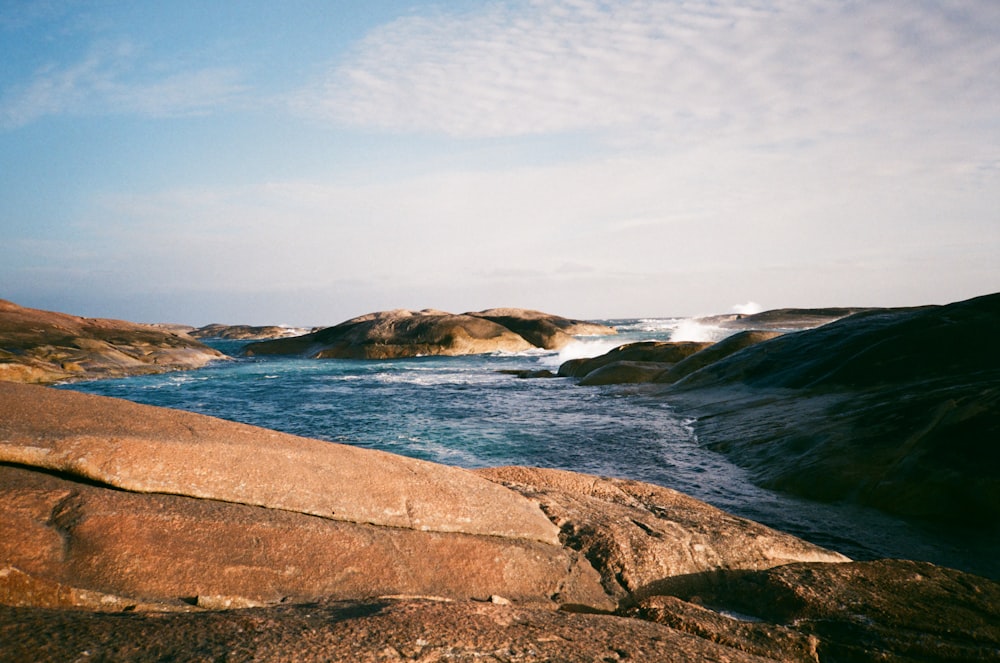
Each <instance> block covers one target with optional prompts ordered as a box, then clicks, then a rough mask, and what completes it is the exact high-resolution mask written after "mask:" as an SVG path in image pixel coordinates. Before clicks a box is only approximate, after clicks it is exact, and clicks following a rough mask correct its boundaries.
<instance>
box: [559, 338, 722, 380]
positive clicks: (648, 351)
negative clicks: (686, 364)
mask: <svg viewBox="0 0 1000 663" xmlns="http://www.w3.org/2000/svg"><path fill="white" fill-rule="evenodd" d="M709 345H711V343H699V342H693V341H679V342H676V343H675V342H664V341H639V342H638V343H626V344H625V345H620V346H618V347H617V348H615V349H613V350H611V351H610V352H607V353H605V354H603V355H601V356H599V357H592V358H590V359H584V360H582V361H578V360H570V361H568V362H565V363H563V364H562V365H561V366H560V367H559V375H561V376H563V377H573V378H582V377H584V376H586V375H587V374H588V373H590V372H592V371H595V370H597V369H598V368H601V367H602V366H607V365H608V364H611V363H613V362H618V361H644V362H658V363H663V364H674V363H677V362H679V361H681V360H682V359H684V358H685V357H689V356H691V355H693V354H694V353H696V352H698V351H699V350H703V349H705V348H707V347H708V346H709Z"/></svg>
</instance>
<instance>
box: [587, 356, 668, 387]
mask: <svg viewBox="0 0 1000 663" xmlns="http://www.w3.org/2000/svg"><path fill="white" fill-rule="evenodd" d="M671 366H673V364H664V363H661V362H655V361H613V362H611V363H610V364H605V365H604V366H601V367H600V368H596V369H594V370H592V371H590V372H589V373H587V374H586V375H585V376H583V378H581V379H580V382H579V383H578V384H580V385H581V386H584V387H594V386H599V385H606V384H640V383H645V382H657V381H658V378H659V376H660V375H661V374H662V373H663V372H664V371H666V370H669V369H670V367H671Z"/></svg>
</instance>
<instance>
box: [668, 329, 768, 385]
mask: <svg viewBox="0 0 1000 663" xmlns="http://www.w3.org/2000/svg"><path fill="white" fill-rule="evenodd" d="M781 334H782V332H777V331H757V330H747V331H741V332H737V333H735V334H733V335H732V336H727V337H726V338H724V339H722V340H721V341H719V342H717V343H713V344H712V345H710V346H708V347H707V348H705V349H703V350H699V351H698V352H696V353H694V354H693V355H691V356H689V357H685V358H684V359H682V360H680V361H679V362H677V363H676V364H674V365H673V366H671V367H670V369H669V370H667V371H664V372H662V373H660V375H659V376H657V378H656V379H655V382H662V383H671V382H677V381H678V380H680V379H681V378H685V377H687V376H688V375H690V374H692V373H694V372H695V371H698V370H701V369H702V368H704V367H706V366H708V365H709V364H714V363H715V362H717V361H719V360H720V359H725V358H726V357H728V356H729V355H731V354H735V353H737V352H739V351H740V350H743V349H744V348H749V347H750V346H752V345H757V344H758V343H763V342H764V341H770V340H771V339H772V338H777V337H778V336H781Z"/></svg>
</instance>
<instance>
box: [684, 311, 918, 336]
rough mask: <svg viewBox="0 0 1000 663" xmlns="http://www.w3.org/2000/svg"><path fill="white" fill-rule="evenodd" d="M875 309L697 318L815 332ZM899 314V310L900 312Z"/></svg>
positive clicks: (726, 324)
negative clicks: (830, 324)
mask: <svg viewBox="0 0 1000 663" xmlns="http://www.w3.org/2000/svg"><path fill="white" fill-rule="evenodd" d="M876 310H882V311H884V310H886V309H873V308H843V307H842V308H778V309H771V310H769V311H763V312H761V313H749V314H738V313H729V314H725V315H711V316H705V317H700V318H695V319H696V320H697V321H698V322H699V323H701V324H706V325H712V326H715V327H722V328H724V329H761V330H778V331H794V330H801V329H813V328H814V327H820V326H822V325H826V324H829V323H831V322H836V321H837V320H840V319H842V318H846V317H847V316H850V315H854V314H856V313H862V312H867V311H876ZM897 310H898V309H897Z"/></svg>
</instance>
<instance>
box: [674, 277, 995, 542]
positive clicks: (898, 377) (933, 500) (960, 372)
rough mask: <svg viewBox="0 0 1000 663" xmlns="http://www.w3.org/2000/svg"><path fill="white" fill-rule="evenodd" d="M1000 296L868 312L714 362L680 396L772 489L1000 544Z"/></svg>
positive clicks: (699, 427)
mask: <svg viewBox="0 0 1000 663" xmlns="http://www.w3.org/2000/svg"><path fill="white" fill-rule="evenodd" d="M998 329H1000V294H994V295H989V296H985V297H979V298H976V299H972V300H968V301H965V302H959V303H956V304H950V305H947V306H935V307H926V308H921V309H915V310H877V311H869V312H864V313H860V314H857V315H854V316H851V317H849V318H845V319H843V320H840V321H838V322H834V323H831V324H829V325H826V326H824V327H819V328H817V329H813V330H808V331H802V332H797V333H792V334H786V335H783V336H781V337H778V338H775V339H772V340H769V341H767V342H765V343H760V344H758V345H755V346H753V347H749V348H746V349H744V350H742V351H740V352H738V353H735V354H732V355H730V356H729V357H727V358H725V359H722V360H720V361H718V362H715V363H713V364H710V365H708V366H705V367H703V368H701V370H699V371H697V372H694V373H691V374H690V375H688V376H687V377H685V378H684V379H682V380H680V381H679V382H677V383H676V384H675V385H674V386H673V387H671V388H670V390H669V391H668V392H667V397H668V399H669V400H670V402H671V403H672V404H673V405H674V406H675V407H676V408H677V409H678V410H679V411H680V412H681V413H684V414H688V415H695V416H697V417H698V421H697V422H696V424H695V428H696V431H697V433H698V436H699V439H701V440H702V441H703V442H704V443H706V444H707V445H708V446H710V447H711V448H713V449H716V450H719V451H722V452H724V453H726V454H728V455H729V456H730V458H732V459H733V460H734V461H735V462H737V463H739V464H741V465H743V466H745V467H748V468H750V469H751V470H752V472H753V473H754V476H755V477H756V478H757V480H758V481H760V482H761V483H762V484H764V485H767V486H770V487H774V488H779V489H782V490H787V491H791V492H795V493H798V494H800V495H804V496H807V497H811V498H815V499H824V500H844V499H849V500H856V501H859V502H861V503H864V504H867V505H871V506H875V507H878V508H880V509H883V510H885V511H888V512H891V513H894V514H898V515H902V516H905V517H911V518H919V519H924V520H926V519H929V520H932V521H936V522H938V523H940V524H941V525H943V526H945V527H949V528H950V527H954V526H956V525H957V524H962V523H964V524H967V525H974V526H975V527H976V528H977V531H979V532H980V533H981V536H986V537H990V536H994V537H995V536H996V535H997V531H996V530H997V528H996V525H995V523H996V522H997V520H998V517H1000V452H998V451H1000V447H998V446H997V440H1000V345H998V344H997V342H996V331H997V330H998Z"/></svg>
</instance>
